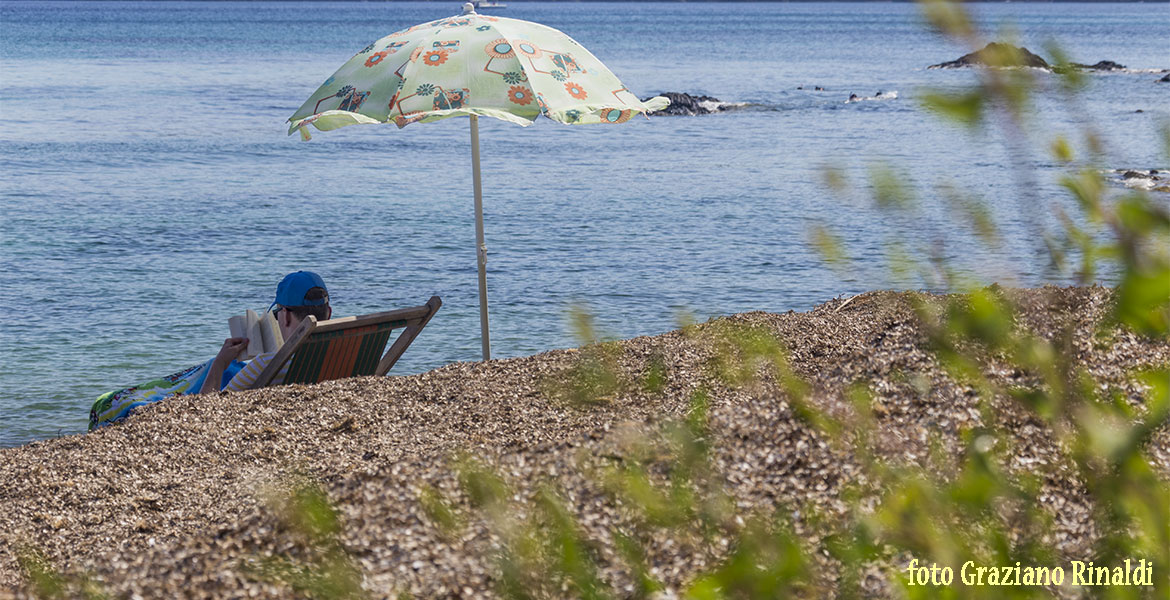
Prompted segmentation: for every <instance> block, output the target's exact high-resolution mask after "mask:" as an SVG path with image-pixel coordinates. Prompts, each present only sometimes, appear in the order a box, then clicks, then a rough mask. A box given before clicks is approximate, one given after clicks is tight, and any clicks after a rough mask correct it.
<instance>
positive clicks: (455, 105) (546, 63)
mask: <svg viewBox="0 0 1170 600" xmlns="http://www.w3.org/2000/svg"><path fill="white" fill-rule="evenodd" d="M669 104H670V101H669V100H667V99H666V98H664V97H661V96H658V97H655V98H651V99H650V100H648V101H646V102H642V101H641V100H639V99H638V97H637V96H635V95H634V94H633V93H631V92H630V91H629V90H628V89H626V86H624V85H622V82H621V81H619V80H618V78H617V76H616V75H614V74H613V73H612V72H611V71H610V70H609V69H608V68H606V66H605V65H604V64H602V63H601V61H599V60H597V58H596V57H595V56H593V55H592V54H591V53H590V52H589V51H588V50H586V49H585V48H584V47H583V46H581V44H579V43H577V42H576V41H575V40H573V38H570V37H569V36H567V35H565V34H564V33H562V32H560V31H558V30H556V29H553V28H551V27H546V26H544V25H540V24H538V23H533V22H530V21H522V20H519V19H508V18H503V17H494V16H487V15H479V14H476V13H475V12H474V10H473V7H472V6H471V4H470V3H469V4H465V5H464V8H463V14H462V15H459V16H455V17H448V18H446V19H439V20H437V21H431V22H429V23H423V24H421V25H415V26H414V27H410V28H407V29H403V30H401V31H396V32H394V33H392V34H390V35H388V36H386V37H384V38H382V39H380V40H378V41H376V42H374V43H372V44H370V45H369V46H366V47H365V48H364V49H362V51H361V52H358V53H357V54H356V55H354V57H353V58H351V59H350V60H349V61H348V62H346V63H345V64H344V65H342V66H341V68H340V69H338V70H337V72H336V73H334V74H333V76H332V77H330V78H329V79H326V80H325V83H323V84H321V87H319V88H317V91H316V92H314V93H313V95H312V96H310V97H309V99H308V100H307V101H305V103H304V104H303V105H302V106H301V107H300V109H298V110H297V111H296V113H295V114H293V116H292V117H290V118H289V122H290V123H291V125H290V126H289V135H292V133H293V132H297V131H299V132H300V133H301V136H302V137H303V138H304V139H306V140H307V139H309V130H308V126H309V125H312V126H313V127H316V128H317V129H319V130H321V131H328V130H331V129H337V128H338V127H344V126H346V125H356V124H361V123H394V124H396V125H398V126H399V127H405V126H407V125H409V124H411V123H416V122H422V123H427V122H430V121H437V120H440V119H445V118H448V117H454V116H459V115H468V116H470V117H471V146H472V148H471V151H472V174H473V180H474V186H475V204H476V236H477V242H478V246H477V250H478V256H479V280H480V321H481V335H482V344H483V355H484V360H487V359H488V358H490V350H489V345H490V344H489V341H488V326H487V283H486V275H485V263H486V248H485V246H484V242H483V209H482V193H481V185H480V175H479V132H478V121H477V118H478V117H479V116H485V117H495V118H497V119H502V120H505V121H509V122H512V123H516V124H519V125H524V126H527V125H530V124H532V122H533V121H534V120H536V118H537V117H539V116H540V115H544V116H546V117H548V118H550V119H552V120H554V121H558V122H561V123H570V124H585V123H624V122H626V121H628V120H630V117H632V116H634V115H637V114H644V113H647V112H651V111H655V110H661V109H663V108H665V107H666V106H667V105H669Z"/></svg>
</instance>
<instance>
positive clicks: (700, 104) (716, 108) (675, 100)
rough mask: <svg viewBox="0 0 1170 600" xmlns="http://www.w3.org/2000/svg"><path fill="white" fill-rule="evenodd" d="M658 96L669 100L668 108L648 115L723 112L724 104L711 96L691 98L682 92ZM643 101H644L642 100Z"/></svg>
mask: <svg viewBox="0 0 1170 600" xmlns="http://www.w3.org/2000/svg"><path fill="white" fill-rule="evenodd" d="M658 95H659V96H666V97H667V98H669V99H670V106H667V107H666V108H664V109H662V110H659V111H654V112H652V113H649V114H651V115H655V116H694V115H709V114H711V113H717V112H723V110H724V103H723V101H722V100H720V99H718V98H712V97H711V96H692V95H690V94H687V93H684V92H663V93H661V94H658ZM643 101H645V100H643Z"/></svg>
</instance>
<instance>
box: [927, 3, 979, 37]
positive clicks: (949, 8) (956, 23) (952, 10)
mask: <svg viewBox="0 0 1170 600" xmlns="http://www.w3.org/2000/svg"><path fill="white" fill-rule="evenodd" d="M920 4H921V5H922V14H923V16H924V17H925V18H926V21H927V22H928V23H930V24H931V26H932V27H934V28H935V29H936V30H937V31H939V32H940V33H942V34H944V35H947V36H950V37H954V38H960V39H965V38H971V37H973V36H974V33H975V32H974V29H973V28H972V26H971V20H970V18H968V16H967V11H965V10H963V7H962V5H961V4H960V3H959V2H955V1H953V0H920Z"/></svg>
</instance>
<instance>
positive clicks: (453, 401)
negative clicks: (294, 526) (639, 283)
mask: <svg viewBox="0 0 1170 600" xmlns="http://www.w3.org/2000/svg"><path fill="white" fill-rule="evenodd" d="M1018 293H1019V295H1020V297H1021V299H1022V301H1023V306H1024V307H1025V310H1024V311H1023V312H1022V313H1021V315H1020V316H1019V325H1020V326H1021V327H1025V328H1028V329H1030V330H1032V331H1035V332H1038V333H1041V334H1043V335H1055V334H1056V333H1057V332H1059V331H1060V330H1061V329H1062V328H1063V327H1064V326H1065V325H1068V324H1071V325H1073V326H1074V331H1075V333H1074V344H1075V347H1076V348H1077V351H1078V355H1077V361H1078V363H1079V364H1081V365H1082V366H1084V367H1085V368H1087V369H1088V370H1089V371H1090V372H1091V373H1092V374H1093V375H1094V376H1096V377H1097V378H1098V379H1099V381H1100V382H1101V383H1102V384H1103V385H1105V386H1107V387H1109V388H1112V389H1115V390H1118V391H1119V392H1120V393H1122V394H1124V395H1125V397H1127V398H1128V399H1129V400H1130V401H1131V402H1133V403H1134V404H1135V405H1138V406H1140V404H1141V402H1142V399H1143V393H1144V391H1143V389H1142V388H1141V387H1140V386H1138V385H1136V384H1134V383H1133V382H1132V381H1131V380H1130V376H1129V375H1128V372H1129V371H1130V370H1132V369H1134V368H1137V367H1143V366H1146V367H1148V366H1163V367H1164V366H1166V365H1167V364H1170V342H1167V341H1166V340H1150V339H1147V338H1142V337H1140V336H1137V335H1134V334H1132V333H1129V332H1127V331H1114V332H1113V334H1112V335H1111V336H1110V337H1109V342H1108V343H1107V344H1103V343H1101V342H1100V341H1099V340H1098V341H1095V338H1094V337H1093V332H1094V329H1095V327H1096V326H1097V325H1098V324H1099V323H1101V322H1102V320H1103V319H1104V318H1105V317H1106V316H1107V314H1108V310H1109V301H1110V298H1111V292H1110V291H1109V290H1108V289H1105V288H1099V287H1092V288H1051V287H1049V288H1042V289H1035V290H1021V291H1019V292H1018ZM909 297H910V296H909V295H908V294H904V293H893V292H872V293H868V294H864V295H861V296H858V297H854V298H848V299H846V298H841V299H835V300H832V301H829V302H827V303H825V304H823V305H821V306H818V307H817V308H815V309H813V310H812V311H810V312H807V313H792V312H789V313H786V314H769V313H762V312H756V313H747V314H741V315H734V316H731V317H728V318H726V319H725V320H723V321H724V322H733V323H741V324H750V325H758V326H761V327H764V328H766V329H768V330H769V331H771V332H774V333H775V334H776V335H777V336H778V337H779V339H781V340H783V342H784V344H785V345H786V346H787V348H788V351H789V360H790V364H791V367H792V369H793V371H794V372H795V373H796V374H797V375H799V376H800V377H801V378H803V379H804V380H806V381H808V382H809V383H810V384H811V385H812V389H813V393H812V395H811V399H812V401H813V402H814V403H815V404H816V405H818V406H819V407H820V408H821V409H823V410H827V411H830V412H831V411H832V410H835V409H836V408H835V407H839V406H844V401H843V399H842V398H843V393H844V392H843V390H844V389H845V387H846V386H847V385H849V384H850V383H851V382H854V381H858V380H869V381H872V382H873V384H872V386H871V389H872V390H873V391H874V393H875V399H874V414H875V415H876V417H877V425H878V428H879V431H880V432H881V435H879V436H876V437H875V438H874V439H875V440H876V441H875V442H874V443H873V444H872V447H871V448H870V451H871V452H873V453H874V454H876V455H877V456H879V457H882V458H883V459H888V460H893V461H904V462H908V463H917V462H920V461H923V460H924V457H925V456H926V453H927V452H928V451H929V445H930V440H931V439H939V440H942V442H943V444H944V446H945V447H946V448H947V449H949V450H954V449H955V448H957V445H958V444H959V438H960V435H959V432H960V431H961V430H962V429H964V428H967V427H971V426H973V425H975V424H978V423H980V419H981V415H980V412H979V411H978V410H977V408H978V402H977V399H976V396H975V393H974V391H973V390H971V389H969V388H966V387H964V386H962V385H959V384H956V383H955V382H954V381H952V380H951V379H949V378H948V377H946V376H945V375H944V374H943V372H942V371H941V369H940V367H939V365H938V363H937V361H936V360H935V359H934V358H932V356H931V355H930V353H929V352H928V351H927V349H926V341H925V336H924V334H923V332H922V330H921V328H920V327H919V326H918V325H917V323H916V321H915V319H914V318H913V315H912V312H911V309H910V306H909V304H908V302H907V299H908V298H909ZM936 301H937V299H936ZM439 318H441V315H440V317H439ZM711 327H713V325H712V324H711V323H708V324H703V325H699V326H697V327H696V328H695V330H694V331H690V332H683V331H674V332H670V333H666V334H663V335H659V336H654V337H640V338H635V339H632V340H625V341H621V342H617V343H616V347H618V348H620V352H617V353H615V354H614V356H616V358H615V359H614V360H616V364H617V365H619V368H620V370H621V371H622V372H623V373H624V374H625V375H626V376H627V378H628V379H629V380H630V381H643V380H644V379H645V376H646V374H647V373H648V372H649V371H650V370H651V369H652V367H653V366H654V365H660V366H664V367H665V371H664V373H665V379H664V381H663V383H662V385H661V386H660V387H659V388H658V389H653V390H647V389H644V388H643V387H642V386H640V385H629V386H626V387H625V388H624V389H621V390H619V391H618V392H617V393H615V394H614V395H613V396H614V397H612V398H610V399H608V400H606V401H602V402H599V403H596V404H593V405H589V406H584V407H582V406H576V405H573V404H572V403H570V402H567V401H566V400H565V399H564V398H562V397H559V396H558V395H557V394H554V393H553V392H552V390H553V389H554V386H553V385H551V384H554V383H555V382H558V381H565V379H566V377H567V375H566V374H567V373H568V372H569V371H568V370H569V369H571V368H572V367H573V365H574V364H576V362H577V361H578V359H579V358H580V356H581V355H582V354H581V351H578V350H557V351H552V352H547V353H543V354H539V355H536V356H530V357H525V358H515V359H506V360H495V361H491V362H489V363H456V364H451V365H448V366H445V367H442V368H439V369H436V370H434V371H430V372H427V373H422V374H418V375H412V376H391V377H388V378H360V379H350V380H340V381H334V382H327V383H324V384H320V385H315V386H286V387H278V388H269V389H265V390H259V391H252V392H243V393H232V394H212V395H207V396H188V397H180V398H175V399H171V400H168V401H165V402H162V403H159V404H156V405H153V406H150V407H147V408H145V409H143V410H140V411H139V412H138V413H136V414H135V415H134V416H132V417H131V418H130V419H129V420H127V421H126V422H124V423H121V424H118V425H116V426H113V427H108V428H105V429H102V430H99V431H97V432H94V433H90V434H86V435H74V436H68V437H63V438H58V439H52V440H47V441H40V442H35V443H31V444H28V445H25V446H23V447H19V448H9V449H3V450H0V508H2V510H0V596H4V595H6V594H12V595H16V596H18V597H21V596H25V595H27V594H28V593H29V588H28V584H27V582H26V580H25V578H24V576H23V575H22V571H21V569H20V568H19V566H18V564H17V562H16V560H15V557H14V554H15V552H16V549H17V548H24V547H29V546H32V547H36V548H38V549H39V550H40V551H42V552H43V553H44V554H45V555H46V556H47V557H48V558H49V560H50V561H51V562H52V563H53V565H54V566H55V568H56V569H58V570H59V571H61V572H62V573H65V574H67V575H68V576H69V577H73V578H75V579H76V578H79V577H89V578H91V579H92V580H93V581H94V582H95V583H96V584H97V585H98V586H100V588H101V589H102V590H104V591H105V592H106V593H108V594H110V595H111V596H112V597H141V598H169V597H188V598H236V597H259V598H282V597H289V596H290V595H291V592H290V589H289V588H288V587H287V586H285V585H283V584H281V583H279V582H273V581H266V580H263V579H262V578H258V577H256V576H255V575H252V574H250V573H249V572H248V571H247V569H245V568H244V567H243V565H246V564H255V560H256V559H258V558H259V557H263V556H271V555H276V554H283V555H291V556H296V555H298V553H300V552H302V551H303V549H301V548H299V546H298V544H297V542H296V541H295V540H294V539H293V536H291V535H290V534H289V533H288V532H287V531H285V528H283V527H282V526H281V524H280V523H281V521H280V519H279V517H278V514H277V512H278V511H276V510H275V509H274V508H273V506H272V504H271V503H270V498H271V497H272V495H273V494H275V493H277V492H274V490H279V489H281V488H282V486H287V485H288V483H287V482H288V481H289V480H290V475H291V474H304V475H307V476H309V477H312V478H315V479H316V480H318V481H320V482H321V486H322V487H323V489H324V490H325V491H326V492H327V494H328V496H329V498H330V500H331V502H332V503H333V504H334V505H335V506H336V507H337V509H338V511H339V514H340V515H341V519H342V523H343V527H344V529H343V531H342V533H341V534H340V539H341V541H342V543H343V546H344V548H345V549H346V551H347V552H348V553H349V554H350V555H351V556H352V557H354V559H355V561H356V564H357V565H359V566H360V568H361V571H362V574H363V577H364V580H363V581H364V583H363V585H364V587H365V588H366V590H367V591H369V592H370V594H371V596H373V597H394V596H395V595H396V594H398V593H399V592H409V593H411V594H413V595H415V596H418V597H481V596H483V597H491V596H493V591H492V590H493V587H492V585H493V580H494V578H495V567H494V564H495V563H494V562H493V561H492V559H491V549H492V545H493V542H494V541H495V540H496V538H493V537H492V536H491V535H489V533H488V532H487V529H486V528H485V526H484V525H483V523H480V522H477V521H472V522H470V523H469V524H467V525H466V526H465V527H463V528H462V529H461V530H460V531H459V532H457V533H456V534H454V535H451V534H445V533H444V532H443V531H441V530H440V529H439V528H438V527H436V525H435V524H434V523H433V522H432V520H431V519H430V518H428V517H427V516H426V514H425V512H424V510H423V508H422V506H421V505H420V502H419V500H418V498H419V493H420V490H421V489H423V486H430V487H433V488H434V489H438V490H441V491H443V492H444V493H446V494H448V495H449V497H451V498H453V499H455V501H456V503H457V504H458V503H462V504H464V505H465V504H466V501H465V499H461V497H460V495H459V494H458V493H457V491H456V490H457V489H458V487H459V486H458V483H457V480H456V477H455V476H454V475H453V474H452V469H451V464H452V459H453V457H454V456H455V455H456V454H457V453H459V452H460V451H466V452H469V453H471V454H472V455H474V456H476V457H477V458H479V459H480V460H482V461H485V462H487V463H490V464H492V465H495V467H496V468H497V469H498V470H499V471H500V472H501V473H502V474H503V476H504V477H505V478H506V479H507V480H508V481H509V482H510V483H512V484H513V485H515V486H516V487H517V489H518V490H519V491H520V492H528V491H531V490H532V489H535V486H536V484H537V482H551V483H553V484H555V485H556V486H557V487H558V488H559V489H560V490H561V495H562V497H563V498H565V499H566V502H567V503H568V504H569V505H570V506H571V507H572V509H573V512H574V513H575V514H576V517H577V519H578V522H579V523H581V527H582V528H583V529H584V530H585V531H586V532H587V533H589V534H590V536H591V537H594V538H595V539H597V540H600V542H599V543H600V546H601V547H600V549H599V551H598V552H599V556H600V557H601V561H602V566H603V569H602V577H603V578H605V579H606V580H607V581H609V582H610V583H611V584H613V585H615V586H616V587H617V588H619V589H625V588H626V587H627V586H628V584H629V581H628V579H629V577H628V573H624V572H622V571H621V570H620V569H616V568H610V567H611V566H612V565H610V564H609V562H608V561H609V559H610V558H612V557H613V555H614V554H613V553H614V551H613V548H612V539H611V536H610V535H609V534H608V533H607V532H608V531H609V530H610V529H611V528H612V527H613V526H614V524H615V523H618V522H620V521H621V520H622V519H623V518H625V517H623V514H622V512H621V511H619V510H617V509H616V508H615V507H614V505H613V502H612V501H610V500H607V497H606V496H605V495H604V494H602V493H599V491H598V489H597V485H596V484H595V483H593V482H591V481H590V479H589V477H587V476H585V475H584V474H583V472H585V471H588V470H589V468H590V466H591V465H597V464H602V463H605V462H606V461H611V460H612V459H613V457H614V456H615V454H616V455H620V454H621V453H622V452H624V451H628V449H629V447H630V445H629V440H630V439H632V438H637V437H639V436H641V437H648V436H652V435H654V432H656V431H658V428H659V426H660V424H661V423H663V422H665V421H667V420H671V419H678V418H681V417H683V416H685V415H686V414H687V411H688V409H689V406H690V404H689V403H690V399H691V395H692V392H694V390H696V389H698V388H700V387H705V388H707V389H709V390H710V395H709V405H710V408H709V414H710V417H709V418H710V430H711V432H712V439H711V444H712V448H713V451H712V456H713V457H714V462H715V466H716V467H717V469H718V471H717V472H718V473H719V477H721V478H722V480H723V483H724V485H725V486H726V489H727V490H728V491H729V492H730V493H731V495H732V496H733V497H734V498H735V500H736V502H737V503H738V505H739V507H740V509H741V510H743V511H745V513H746V512H750V511H752V510H760V509H763V510H770V509H772V508H774V507H779V506H796V505H801V504H805V503H811V504H812V505H815V506H818V507H822V508H823V509H824V510H825V511H829V512H832V511H834V510H838V511H839V510H843V508H844V504H843V500H842V498H841V496H840V494H841V490H842V486H843V485H844V484H845V483H848V482H850V481H852V480H853V479H854V478H855V477H856V476H857V475H858V473H859V466H858V463H857V460H856V457H853V456H851V455H849V454H848V453H843V452H842V451H841V450H840V449H834V447H833V446H832V445H830V444H827V443H826V442H825V440H824V439H823V437H822V436H820V435H818V434H817V433H816V432H815V431H813V430H812V429H810V427H809V426H808V425H805V424H804V423H803V422H802V421H800V420H799V419H796V418H795V417H794V415H793V412H792V407H791V406H790V405H789V403H788V402H787V401H786V398H785V394H784V392H782V391H780V390H779V389H778V388H777V387H776V385H775V384H774V382H771V381H764V382H762V383H759V384H752V385H748V386H746V387H735V386H729V385H726V384H725V383H723V382H722V381H721V380H719V379H717V378H715V377H713V376H712V375H711V368H710V364H711V363H710V360H711V352H712V350H711V348H710V347H709V346H707V345H705V344H704V343H703V342H702V341H701V339H702V338H703V335H702V334H701V332H702V331H704V330H707V329H709V328H711ZM696 332H699V333H696ZM426 343H427V339H426V334H425V332H424V333H423V335H422V336H420V338H419V339H418V340H416V341H415V344H426ZM904 375H909V376H904ZM990 375H991V376H992V377H993V378H996V379H997V380H1010V379H1012V378H1024V377H1027V376H1026V375H1025V374H1022V373H1019V372H1012V371H1010V370H1008V371H1005V372H1003V373H991V374H990ZM999 418H1000V419H1002V422H1001V423H999V425H1006V426H1008V427H1009V428H1010V429H1011V431H1013V432H1014V435H1015V436H1016V437H1017V439H1016V443H1015V444H1014V445H1013V452H1014V456H1013V464H1014V465H1015V468H1023V469H1028V468H1042V466H1043V465H1052V464H1054V463H1056V462H1059V461H1058V459H1057V458H1055V457H1056V450H1055V448H1054V446H1053V443H1052V441H1051V436H1050V435H1049V432H1047V431H1046V430H1045V429H1044V427H1043V426H1042V424H1041V423H1040V422H1039V421H1037V420H1036V419H1034V418H1029V417H1028V416H1027V415H1026V414H1022V413H1019V412H1013V410H1012V409H1011V408H1010V407H1007V408H1005V409H1004V410H1003V411H1002V412H1001V413H1000V417H999ZM1147 456H1148V457H1149V460H1150V461H1151V463H1152V464H1153V465H1154V466H1155V468H1156V470H1157V471H1158V472H1159V473H1160V474H1161V475H1162V476H1167V474H1170V434H1168V433H1167V431H1166V428H1163V429H1162V430H1160V431H1159V432H1158V433H1157V435H1156V436H1155V439H1154V441H1153V443H1152V444H1151V446H1150V447H1149V448H1148V451H1147ZM1046 485H1047V487H1046V488H1045V494H1047V498H1048V499H1049V501H1050V502H1051V503H1052V504H1053V505H1054V506H1059V507H1060V510H1059V511H1058V512H1057V513H1056V520H1055V522H1054V534H1053V535H1054V537H1053V540H1054V544H1055V545H1056V546H1057V548H1058V549H1059V551H1060V552H1061V553H1063V554H1065V555H1070V556H1071V555H1076V554H1077V553H1084V552H1087V551H1088V550H1089V549H1090V548H1091V546H1092V543H1093V540H1094V536H1095V535H1096V533H1095V530H1094V524H1093V523H1092V521H1091V518H1090V511H1089V507H1088V506H1087V505H1086V502H1085V500H1084V498H1083V497H1082V496H1081V495H1080V493H1079V492H1078V491H1077V486H1075V485H1071V484H1068V482H1062V481H1061V480H1060V478H1059V476H1056V477H1055V478H1050V481H1049V483H1048V484H1046ZM652 550H653V551H652V556H651V557H650V562H651V568H652V572H653V574H654V575H655V577H656V578H658V579H659V580H660V581H662V582H663V583H664V584H666V586H667V587H668V588H669V589H672V590H676V591H677V590H681V589H683V588H685V586H686V584H687V583H688V582H689V581H690V580H691V579H692V578H693V576H694V575H695V573H696V572H698V571H699V570H702V569H705V568H710V567H711V566H712V564H714V562H715V561H717V560H718V551H716V552H715V555H711V554H709V553H693V552H688V551H686V549H685V548H684V547H682V546H670V545H665V544H664V545H663V546H662V547H658V548H654V549H652ZM885 585H886V584H885V583H883V581H882V580H881V577H876V578H874V579H873V580H872V581H868V582H867V583H866V586H867V589H870V590H871V591H872V592H873V593H875V594H878V595H882V594H884V593H885V592H886V591H888V589H887V588H886V587H885Z"/></svg>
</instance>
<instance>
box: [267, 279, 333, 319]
mask: <svg viewBox="0 0 1170 600" xmlns="http://www.w3.org/2000/svg"><path fill="white" fill-rule="evenodd" d="M318 287H319V288H321V289H324V290H325V297H323V298H319V299H317V300H306V299H305V294H307V293H308V292H309V290H311V289H313V288H318ZM278 304H279V305H280V306H324V305H326V304H329V290H328V289H326V288H325V280H324V279H321V276H320V275H318V274H316V273H314V272H312V271H297V272H296V273H289V274H288V275H285V276H284V279H281V280H280V284H279V285H277V286H276V300H273V301H272V306H269V307H268V310H269V311H271V310H272V309H273V308H275V307H276V305H278Z"/></svg>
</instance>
